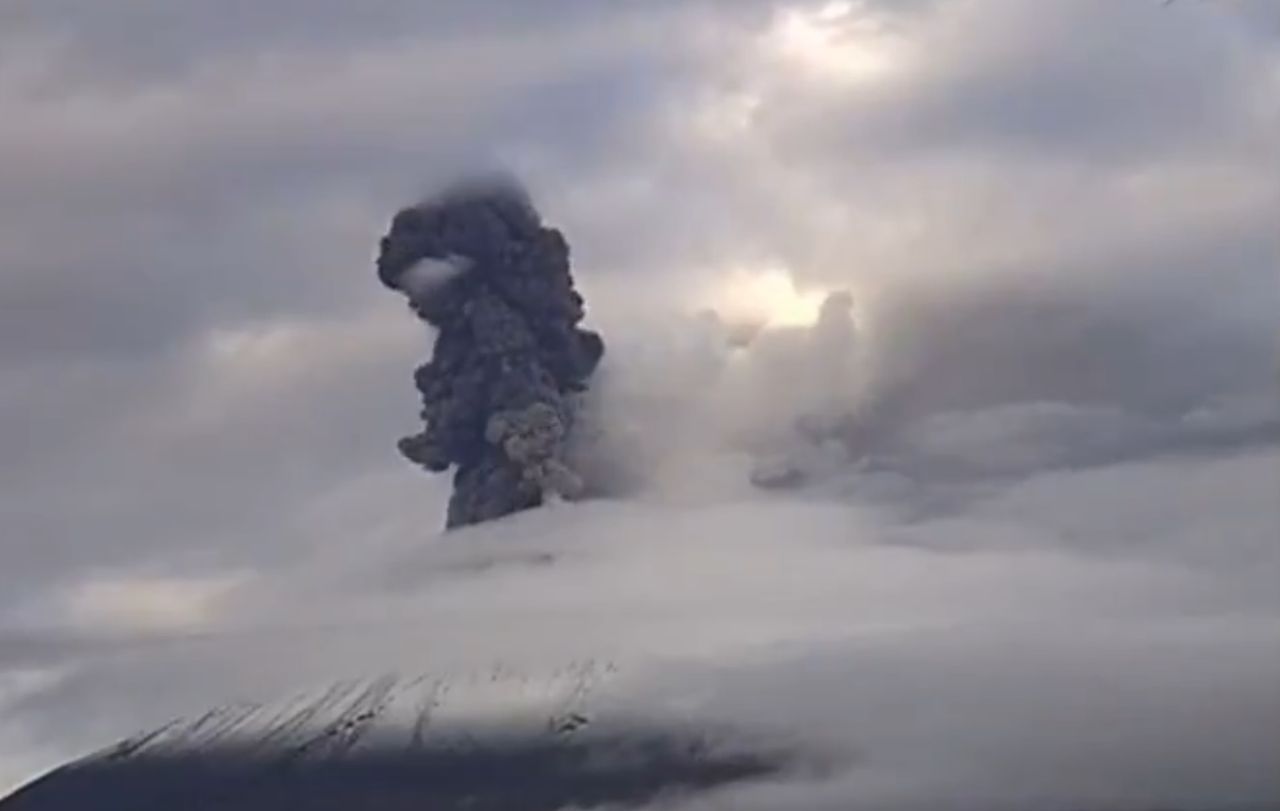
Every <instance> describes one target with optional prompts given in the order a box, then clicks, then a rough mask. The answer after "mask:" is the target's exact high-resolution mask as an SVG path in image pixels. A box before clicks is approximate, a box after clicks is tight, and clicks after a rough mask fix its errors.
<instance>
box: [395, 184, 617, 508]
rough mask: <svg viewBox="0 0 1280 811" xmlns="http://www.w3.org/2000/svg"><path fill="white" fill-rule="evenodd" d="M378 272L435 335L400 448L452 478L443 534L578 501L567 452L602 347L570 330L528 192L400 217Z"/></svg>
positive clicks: (562, 285)
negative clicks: (549, 498) (548, 501)
mask: <svg viewBox="0 0 1280 811" xmlns="http://www.w3.org/2000/svg"><path fill="white" fill-rule="evenodd" d="M377 267H378V278H379V279H381V280H382V282H383V284H385V285H387V286H388V287H390V288H392V289H395V290H398V291H400V292H401V293H404V294H405V295H406V296H407V297H408V298H409V303H410V306H411V307H412V308H413V310H414V312H416V313H417V314H418V316H419V317H421V318H422V319H423V320H424V321H426V322H427V323H429V324H430V325H431V326H433V327H435V328H436V329H437V330H438V335H437V338H436V343H435V349H434V353H433V357H432V359H431V361H430V362H428V363H426V364H424V365H423V366H421V367H419V368H418V370H417V372H416V374H415V375H414V381H415V383H416V384H417V388H418V391H419V392H420V393H421V394H422V404H423V407H422V418H423V421H424V422H425V424H426V425H425V429H424V430H423V431H422V432H421V433H419V434H416V435H414V436H410V437H406V438H405V439H402V440H401V441H400V444H399V447H400V451H401V453H403V454H404V455H405V456H406V457H407V458H409V459H410V460H412V461H414V462H416V463H418V464H420V465H422V466H423V467H425V468H426V469H428V470H430V471H434V472H443V471H445V470H448V469H449V468H450V467H453V468H454V469H455V471H454V477H453V486H454V489H453V497H452V499H451V500H450V503H449V513H448V519H447V525H448V526H449V527H457V526H462V525H466V524H475V523H479V522H481V521H486V520H489V519H492V518H497V517H499V516H502V515H507V514H509V513H513V512H516V511H518V510H523V509H528V508H530V507H535V506H538V505H539V504H541V503H542V502H543V499H544V498H545V497H546V495H547V494H549V493H555V494H558V495H561V496H564V497H567V498H573V497H575V496H576V495H578V494H579V493H580V492H581V490H582V488H583V483H582V481H581V480H580V479H579V477H578V476H577V475H576V474H575V473H574V472H573V471H572V470H571V469H570V468H569V467H568V466H567V465H566V464H565V461H564V448H565V443H566V442H567V440H568V438H569V435H570V432H571V431H572V429H573V422H574V416H575V411H576V407H575V395H577V394H578V393H580V392H582V391H584V390H585V389H586V386H587V381H588V379H589V378H590V376H591V374H592V372H593V371H594V370H595V368H596V365H597V364H598V363H599V361H600V358H601V356H602V355H603V353H604V342H603V341H602V340H601V338H600V336H599V335H597V334H596V333H594V332H591V331H589V330H585V329H582V328H581V327H579V326H578V325H579V323H580V322H581V321H582V318H583V315H584V306H583V299H582V296H580V295H579V294H578V292H577V291H576V290H575V289H574V284H573V277H572V274H571V272H570V266H569V246H568V243H567V242H566V241H565V239H564V236H563V235H562V234H561V233H560V232H559V231H558V230H556V229H554V228H548V227H546V226H544V225H543V223H542V220H541V218H540V216H539V215H538V213H537V211H536V210H535V209H534V207H533V205H532V203H531V202H530V200H529V197H528V195H527V194H526V193H525V192H524V190H522V189H520V188H519V187H518V186H515V185H514V184H511V183H506V182H503V183H484V184H469V185H462V186H457V187H455V188H453V189H450V190H449V191H447V192H445V193H444V194H442V195H440V196H439V197H437V198H435V199H433V200H428V201H425V202H423V203H419V204H418V205H415V206H411V207H409V208H406V209H404V210H402V211H400V212H399V213H398V214H397V215H396V216H395V218H394V219H393V220H392V223H391V230H390V232H389V233H388V234H387V236H386V237H384V238H383V239H382V243H381V252H380V254H379V256H378V263H377Z"/></svg>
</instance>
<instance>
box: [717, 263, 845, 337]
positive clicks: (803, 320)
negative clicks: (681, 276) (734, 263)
mask: <svg viewBox="0 0 1280 811" xmlns="http://www.w3.org/2000/svg"><path fill="white" fill-rule="evenodd" d="M826 297H827V293H826V291H824V290H819V289H816V288H813V289H804V290H802V289H800V288H798V287H796V283H795V280H794V279H792V277H791V274H790V273H788V272H787V271H785V270H783V269H781V268H771V269H768V270H735V271H732V272H731V273H729V274H727V275H725V276H722V277H720V278H719V279H718V280H717V281H716V283H715V284H714V286H713V288H712V290H711V293H710V295H709V296H708V297H707V300H706V302H705V305H706V306H707V307H709V308H710V309H712V310H714V311H715V313H716V314H717V315H719V316H720V317H721V318H723V319H725V320H726V321H729V322H731V323H746V324H758V325H760V326H769V327H803V326H808V325H810V324H813V323H814V322H816V321H817V320H818V311H819V310H820V309H821V308H822V302H823V301H824V300H825V299H826Z"/></svg>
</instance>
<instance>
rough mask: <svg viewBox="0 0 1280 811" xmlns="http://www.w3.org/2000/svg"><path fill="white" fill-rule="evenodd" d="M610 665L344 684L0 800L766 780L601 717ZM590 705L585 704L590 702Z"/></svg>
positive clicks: (129, 744)
mask: <svg viewBox="0 0 1280 811" xmlns="http://www.w3.org/2000/svg"><path fill="white" fill-rule="evenodd" d="M610 670H611V668H610V667H609V666H598V665H595V664H594V663H587V664H584V665H576V666H573V667H570V668H566V669H565V670H563V671H561V672H559V673H557V674H555V675H554V676H553V677H551V678H549V679H542V678H531V677H524V676H519V675H517V674H512V673H504V672H501V671H500V670H495V671H492V672H490V673H487V674H484V675H482V676H477V677H475V678H473V679H471V680H469V681H467V682H462V683H451V682H447V681H445V680H441V679H435V678H431V677H426V676H420V677H415V678H399V677H394V676H384V677H380V678H376V679H372V680H367V681H347V682H342V683H337V684H332V685H329V686H327V687H324V688H320V689H317V690H314V691H308V692H305V693H300V694H298V695H296V696H294V697H292V698H289V699H286V700H284V701H281V702H278V703H274V704H244V705H236V706H227V707H221V708H217V709H214V710H210V711H209V712H206V713H204V714H202V715H199V716H196V717H194V718H190V719H183V720H177V721H174V722H172V723H169V724H166V725H164V726H162V727H160V728H158V729H155V730H152V731H149V732H146V733H144V734H140V735H137V736H134V737H132V738H129V739H127V740H125V741H123V742H121V743H119V744H117V745H115V746H112V747H109V748H107V749H106V750H104V751H102V752H100V753H98V754H96V755H93V756H91V757H88V758H86V759H84V760H82V761H79V762H77V763H74V764H71V765H69V766H66V767H63V768H61V769H58V770H56V771H55V772H53V773H52V774H50V775H48V776H47V777H45V778H44V779H41V780H38V781H36V782H35V783H33V784H31V785H29V786H28V787H27V788H25V789H23V790H21V791H19V792H17V793H16V794H14V795H13V796H11V797H10V798H9V799H7V800H3V801H0V809H3V810H4V811H46V810H48V811H53V810H54V809H57V810H58V811H60V810H61V809H83V811H97V809H125V808H129V809H143V808H173V809H179V808H180V809H193V810H196V811H199V809H223V808H227V809H230V808H235V809H257V808H264V809H265V808H276V807H280V806H279V804H280V803H286V804H287V805H288V807H289V808H296V809H312V808H315V809H319V808H336V807H348V808H349V807H359V808H407V807H421V805H420V804H422V803H427V804H428V806H427V807H431V808H441V809H452V808H468V809H487V808H492V809H499V808H500V809H528V810H529V811H542V810H543V809H545V811H551V809H555V808H561V807H564V806H566V805H569V804H584V805H595V804H601V803H614V804H622V805H623V806H628V805H633V804H636V803H642V802H645V801H648V800H650V799H652V798H654V797H655V796H658V795H659V794H664V795H666V794H671V793H688V792H697V791H701V790H706V789H711V788H714V787H717V786H722V785H725V784H729V783H735V782H739V781H744V780H750V779H752V778H760V777H763V776H767V775H770V774H774V773H777V772H779V771H781V770H782V769H783V768H784V767H785V766H786V765H787V763H788V760H789V758H788V757H787V756H785V755H784V754H783V753H782V752H781V750H780V749H774V750H766V749H764V748H759V749H756V750H748V749H746V748H744V746H743V745H742V744H741V743H738V742H735V740H734V738H735V737H736V736H732V735H731V734H730V732H729V731H728V730H723V729H722V730H719V731H717V732H712V731H710V730H708V729H706V728H701V729H698V728H695V727H694V726H692V725H684V726H682V725H679V724H661V723H654V722H652V721H650V722H648V723H643V722H637V721H635V720H634V719H631V720H629V719H626V718H625V717H623V716H622V715H620V714H616V713H615V714H611V713H610V712H609V707H607V706H603V705H607V703H608V702H607V701H604V702H601V701H599V700H598V699H597V698H594V696H595V695H596V692H595V688H596V687H597V686H598V685H599V684H600V683H601V680H603V679H605V678H607V676H608V674H609V672H610ZM598 704H599V705H601V706H597V705H598Z"/></svg>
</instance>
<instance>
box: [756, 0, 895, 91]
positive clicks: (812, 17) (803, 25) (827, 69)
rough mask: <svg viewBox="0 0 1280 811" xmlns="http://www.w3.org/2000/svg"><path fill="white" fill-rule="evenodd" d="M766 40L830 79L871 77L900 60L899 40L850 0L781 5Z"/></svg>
mask: <svg viewBox="0 0 1280 811" xmlns="http://www.w3.org/2000/svg"><path fill="white" fill-rule="evenodd" d="M766 43H767V46H768V47H769V49H770V50H772V51H773V52H774V53H776V54H778V55H779V56H781V57H782V58H783V59H785V60H787V61H788V62H791V63H793V64H795V65H797V66H799V67H801V68H803V69H805V70H806V71H808V72H810V73H811V74H813V75H814V76H816V77H818V78H823V79H828V80H840V81H865V80H870V79H875V78H878V77H880V76H883V75H884V74H885V73H887V72H889V71H890V70H892V69H893V68H894V67H895V66H896V65H897V64H898V62H899V61H900V60H899V57H900V53H899V48H898V47H897V46H898V43H897V42H896V41H895V40H893V39H891V38H890V37H888V36H887V35H886V34H885V33H884V32H883V31H882V30H881V29H880V26H878V25H877V24H876V23H875V21H874V20H871V19H870V18H869V17H868V15H867V14H866V13H865V10H864V9H863V8H862V7H861V4H859V3H853V2H831V3H826V4H825V5H822V6H819V7H818V8H816V9H814V8H788V9H785V10H784V11H782V12H780V13H779V15H778V17H777V18H776V20H775V22H774V25H773V26H772V27H771V28H770V30H769V33H768V34H767V35H766Z"/></svg>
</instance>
